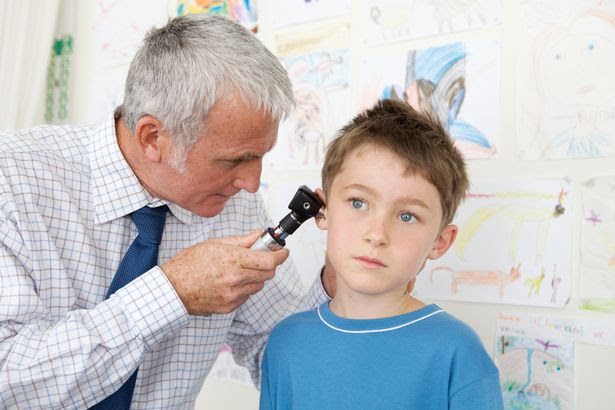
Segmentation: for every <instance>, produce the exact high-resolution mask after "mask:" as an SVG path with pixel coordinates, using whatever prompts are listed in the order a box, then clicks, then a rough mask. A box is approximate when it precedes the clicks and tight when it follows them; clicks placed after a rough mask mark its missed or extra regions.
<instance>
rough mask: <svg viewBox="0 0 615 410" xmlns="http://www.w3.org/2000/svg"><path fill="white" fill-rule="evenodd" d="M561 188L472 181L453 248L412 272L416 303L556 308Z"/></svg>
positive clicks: (564, 283) (564, 284)
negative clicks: (422, 299) (416, 273)
mask: <svg viewBox="0 0 615 410" xmlns="http://www.w3.org/2000/svg"><path fill="white" fill-rule="evenodd" d="M569 204H570V193H569V183H567V182H566V181H564V180H558V179H545V180H540V179H535V180H531V179H518V180H511V179H508V180H502V181H494V180H483V181H481V180H477V181H474V182H473V188H472V192H470V193H469V194H468V195H467V196H466V200H465V202H464V203H463V204H462V205H461V207H460V208H459V209H458V211H457V214H456V215H455V218H454V221H453V223H455V224H456V225H457V226H458V227H459V232H458V234H457V239H456V241H455V243H454V245H453V247H452V248H451V249H450V250H449V251H448V252H447V253H446V254H445V255H444V256H443V257H442V258H440V259H439V260H438V261H437V262H429V261H428V263H427V266H426V267H425V269H424V270H425V273H422V274H419V276H418V279H417V284H416V286H415V292H416V294H417V296H418V297H421V296H422V297H425V298H433V299H450V300H467V301H476V302H491V303H513V304H527V305H538V306H562V305H563V304H565V303H566V301H567V300H568V297H569V294H570V288H571V277H572V276H571V275H572V272H571V256H570V253H571V247H572V217H571V212H570V211H568V212H566V210H567V209H568V208H569Z"/></svg>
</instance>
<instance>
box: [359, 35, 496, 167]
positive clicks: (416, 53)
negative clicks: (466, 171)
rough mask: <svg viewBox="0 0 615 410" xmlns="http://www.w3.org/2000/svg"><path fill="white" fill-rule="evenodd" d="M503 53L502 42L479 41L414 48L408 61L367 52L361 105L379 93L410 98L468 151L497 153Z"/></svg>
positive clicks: (471, 153)
mask: <svg viewBox="0 0 615 410" xmlns="http://www.w3.org/2000/svg"><path fill="white" fill-rule="evenodd" d="M401 52H402V51H400V53H401ZM498 55H499V48H498V46H497V43H494V42H484V41H478V42H473V43H451V44H446V45H442V46H437V47H430V48H426V49H418V50H409V51H408V52H407V53H406V55H405V57H406V59H405V61H404V62H401V61H400V58H399V57H396V58H393V59H391V58H389V57H390V56H382V57H379V56H376V57H367V58H366V59H365V60H364V64H363V68H364V71H365V73H364V77H363V79H364V80H363V81H361V84H362V85H361V86H362V91H361V97H360V98H361V101H360V103H361V105H362V107H361V108H363V107H366V106H369V105H370V104H371V103H373V102H374V101H375V100H377V99H379V98H394V99H400V100H402V101H406V102H408V103H409V104H410V105H412V106H413V107H415V108H417V109H420V110H423V111H426V112H429V113H430V114H431V115H433V116H434V117H435V118H437V119H438V120H439V121H440V123H441V124H442V125H443V126H444V127H445V128H446V129H447V130H448V131H449V132H450V134H451V136H452V137H453V139H454V140H455V144H456V146H457V147H458V148H459V149H460V151H461V152H462V153H463V155H464V157H466V158H489V157H492V156H493V155H494V154H496V152H497V148H496V141H497V138H498V124H497V122H498V121H497V118H498V112H497V107H498V98H499V97H498V95H499V94H498V91H497V90H498V87H499V80H498V78H499V77H498V73H497V71H498V70H499V68H498V67H499V57H498ZM380 60H386V61H388V62H389V64H388V65H390V66H393V68H391V67H389V68H387V69H385V71H382V69H378V68H376V67H375V64H374V63H373V61H380ZM397 64H399V65H401V66H402V67H401V69H400V68H397V69H396V68H395V65H397ZM478 95H480V96H481V99H480V101H479V100H477V97H478ZM487 112H489V114H487Z"/></svg>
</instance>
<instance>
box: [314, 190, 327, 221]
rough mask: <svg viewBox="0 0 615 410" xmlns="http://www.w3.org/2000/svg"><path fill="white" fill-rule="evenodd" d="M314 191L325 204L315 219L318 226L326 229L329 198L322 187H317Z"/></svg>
mask: <svg viewBox="0 0 615 410" xmlns="http://www.w3.org/2000/svg"><path fill="white" fill-rule="evenodd" d="M314 193H315V194H316V196H317V197H318V199H320V200H321V201H322V203H323V204H324V205H323V206H322V208H320V212H319V213H318V215H317V216H316V218H314V220H315V221H316V226H317V227H318V228H320V229H321V230H323V231H325V230H327V202H326V200H327V198H326V195H325V191H323V190H322V189H320V188H316V190H315V191H314Z"/></svg>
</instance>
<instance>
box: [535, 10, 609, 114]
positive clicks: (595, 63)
mask: <svg viewBox="0 0 615 410" xmlns="http://www.w3.org/2000/svg"><path fill="white" fill-rule="evenodd" d="M614 55H615V25H614V24H613V23H612V22H610V21H608V20H606V19H605V18H602V17H600V16H598V15H596V14H588V15H584V16H582V17H580V18H577V19H576V20H574V21H573V22H572V23H571V24H570V25H569V26H568V27H567V28H566V29H565V30H562V31H561V32H560V33H558V34H557V35H554V36H553V37H552V38H551V39H550V40H549V41H547V42H546V43H545V46H544V49H543V50H542V52H541V54H540V57H539V58H540V62H539V64H542V72H541V73H540V74H541V75H540V76H539V77H538V78H539V81H542V82H543V84H544V91H545V94H546V95H545V96H546V97H547V98H551V99H553V100H556V101H558V103H564V104H574V103H581V104H590V105H594V106H598V105H601V104H605V103H608V102H609V101H611V100H613V98H614V94H615V76H613V74H612V71H613V67H612V59H613V56H614Z"/></svg>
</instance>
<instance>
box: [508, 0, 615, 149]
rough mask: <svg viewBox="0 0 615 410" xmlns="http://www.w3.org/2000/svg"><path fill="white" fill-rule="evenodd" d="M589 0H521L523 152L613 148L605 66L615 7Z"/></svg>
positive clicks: (614, 41) (614, 32)
mask: <svg viewBox="0 0 615 410" xmlns="http://www.w3.org/2000/svg"><path fill="white" fill-rule="evenodd" d="M594 3H595V2H588V1H579V2H575V3H574V5H572V4H571V3H568V5H566V4H564V3H561V2H556V1H551V0H542V1H540V2H535V1H531V2H530V1H525V2H523V3H522V9H523V15H524V18H522V19H521V21H522V24H523V27H522V28H521V30H520V32H521V33H523V35H522V36H521V37H520V38H521V40H520V41H521V42H522V43H521V44H520V46H519V48H518V49H519V50H522V52H521V56H520V58H519V59H518V72H519V76H518V79H519V82H518V94H517V95H518V102H517V107H518V112H519V122H518V124H519V126H518V132H517V135H518V136H519V138H520V141H519V144H518V146H519V156H520V157H521V158H523V159H548V158H584V157H585V158H586V157H601V156H613V155H615V133H613V131H612V130H613V129H614V126H615V78H614V77H613V75H612V74H611V71H612V70H611V68H610V66H609V61H610V58H611V57H612V56H613V54H615V7H614V6H606V5H600V6H598V7H594ZM548 5H551V6H552V7H547V6H548ZM554 10H556V11H555V12H554ZM526 17H527V18H526Z"/></svg>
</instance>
